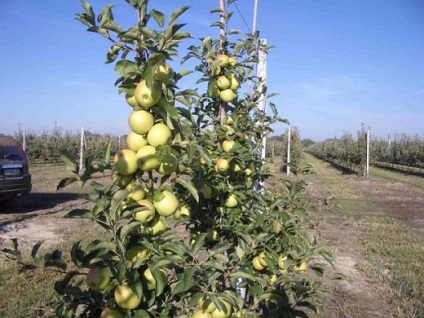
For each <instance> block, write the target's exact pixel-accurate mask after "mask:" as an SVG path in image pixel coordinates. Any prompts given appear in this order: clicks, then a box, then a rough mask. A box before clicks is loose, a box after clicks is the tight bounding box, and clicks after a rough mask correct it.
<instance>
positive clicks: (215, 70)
mask: <svg viewBox="0 0 424 318" xmlns="http://www.w3.org/2000/svg"><path fill="white" fill-rule="evenodd" d="M211 73H212V76H218V75H219V74H221V68H220V67H219V66H218V65H216V66H213V67H212V68H211Z"/></svg>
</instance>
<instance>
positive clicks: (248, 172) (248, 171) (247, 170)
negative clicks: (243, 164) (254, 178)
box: [244, 168, 252, 176]
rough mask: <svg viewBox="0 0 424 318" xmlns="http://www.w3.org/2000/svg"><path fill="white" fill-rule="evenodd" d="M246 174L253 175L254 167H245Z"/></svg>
mask: <svg viewBox="0 0 424 318" xmlns="http://www.w3.org/2000/svg"><path fill="white" fill-rule="evenodd" d="M244 174H245V175H246V176H251V175H252V169H250V168H246V169H244Z"/></svg>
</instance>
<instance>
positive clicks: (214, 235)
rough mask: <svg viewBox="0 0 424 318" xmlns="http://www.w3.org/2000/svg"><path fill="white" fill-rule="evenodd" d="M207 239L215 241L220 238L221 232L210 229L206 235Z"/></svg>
mask: <svg viewBox="0 0 424 318" xmlns="http://www.w3.org/2000/svg"><path fill="white" fill-rule="evenodd" d="M206 239H207V240H208V241H211V242H214V241H217V240H218V239H219V233H218V231H217V230H209V231H208V234H207V235H206Z"/></svg>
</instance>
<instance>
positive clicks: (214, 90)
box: [207, 80, 219, 98]
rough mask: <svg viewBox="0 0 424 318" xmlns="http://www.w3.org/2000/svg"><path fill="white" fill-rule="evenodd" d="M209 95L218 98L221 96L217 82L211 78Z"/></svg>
mask: <svg viewBox="0 0 424 318" xmlns="http://www.w3.org/2000/svg"><path fill="white" fill-rule="evenodd" d="M207 92H208V96H209V97H210V98H218V97H219V89H218V87H217V86H216V84H215V81H213V80H210V81H209V82H208V91H207Z"/></svg>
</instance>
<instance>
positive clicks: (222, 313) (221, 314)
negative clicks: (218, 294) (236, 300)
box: [211, 299, 233, 318]
mask: <svg viewBox="0 0 424 318" xmlns="http://www.w3.org/2000/svg"><path fill="white" fill-rule="evenodd" d="M219 302H220V303H221V304H222V305H223V307H224V308H223V309H222V310H221V309H219V308H216V309H215V310H214V311H212V312H211V315H212V317H213V318H228V317H230V316H231V313H232V311H233V308H232V307H231V305H230V304H229V303H228V302H227V301H225V300H223V299H219Z"/></svg>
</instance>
